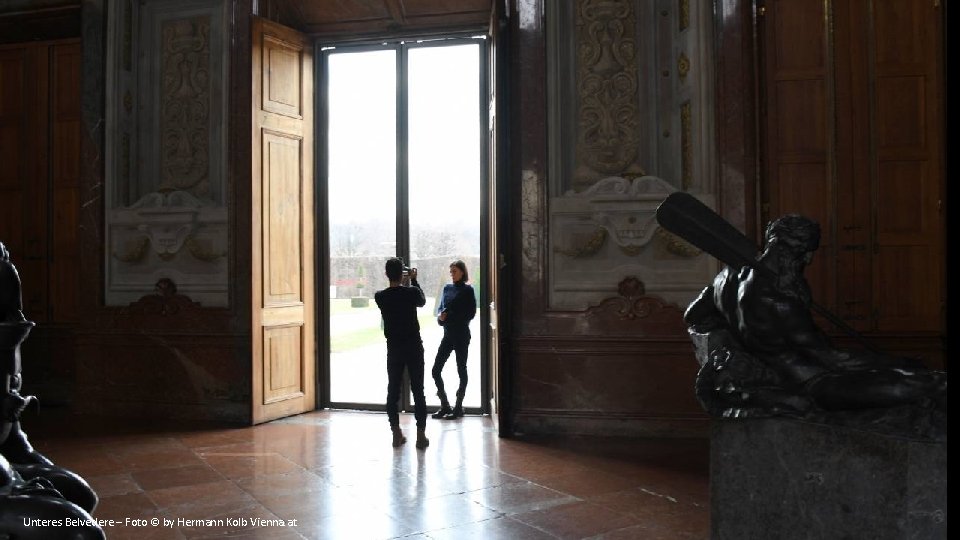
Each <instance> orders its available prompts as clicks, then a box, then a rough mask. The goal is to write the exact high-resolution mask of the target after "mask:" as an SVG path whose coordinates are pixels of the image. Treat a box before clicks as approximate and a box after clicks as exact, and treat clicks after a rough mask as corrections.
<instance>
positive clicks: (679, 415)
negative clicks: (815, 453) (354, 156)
mask: <svg viewBox="0 0 960 540" xmlns="http://www.w3.org/2000/svg"><path fill="white" fill-rule="evenodd" d="M733 4H736V5H733ZM733 4H731V6H728V8H731V9H732V13H729V14H728V16H729V15H731V14H732V15H734V16H735V17H730V18H727V19H723V20H721V19H716V18H715V14H714V13H713V12H712V11H711V9H709V8H710V5H709V4H703V3H701V2H687V1H684V0H680V1H655V2H646V1H631V0H619V1H609V2H598V1H593V0H577V1H575V2H551V1H548V0H521V1H519V2H516V3H515V4H514V10H515V11H514V12H513V13H512V14H511V15H512V17H511V19H512V25H511V32H512V34H511V43H512V44H513V46H514V50H513V51H512V55H513V57H512V59H511V60H512V61H511V77H512V79H513V85H512V89H513V93H512V94H511V96H510V97H511V107H512V109H513V110H514V111H515V114H514V115H513V119H512V131H511V141H512V143H513V145H514V148H513V154H512V157H513V161H514V163H513V166H514V171H515V172H514V173H513V175H512V176H511V178H510V179H509V184H510V186H509V187H510V189H511V191H510V194H509V197H510V198H511V199H512V200H513V201H514V202H515V204H512V205H511V207H510V208H511V210H512V211H513V213H512V215H511V217H510V219H511V221H512V222H513V223H515V225H516V226H515V227H512V229H513V230H514V231H516V232H515V233H514V236H513V237H512V238H511V239H510V241H511V249H510V256H509V257H508V258H507V261H508V262H507V268H505V272H506V273H507V274H508V275H509V278H510V284H509V287H510V290H511V291H513V294H512V298H510V299H509V306H507V307H508V308H509V309H510V321H511V325H510V329H509V331H510V338H509V342H510V354H509V357H508V359H507V360H506V362H507V364H506V365H504V366H501V367H502V368H504V369H506V370H507V371H508V373H509V375H510V376H509V381H510V382H509V386H510V389H509V394H510V398H511V399H510V405H511V408H510V412H509V415H510V419H511V421H512V425H513V428H514V430H515V431H516V432H518V433H558V432H559V433H591V434H603V435H657V436H664V435H666V436H685V435H704V434H705V433H706V426H707V423H706V417H705V415H704V414H703V413H702V411H701V409H700V407H699V404H698V403H697V402H696V400H695V398H694V394H693V382H694V378H695V375H696V371H697V363H696V360H695V358H694V356H693V349H692V346H691V345H690V341H689V338H688V337H687V334H686V327H685V325H684V324H683V320H682V314H683V310H684V309H685V308H686V305H687V304H688V303H689V302H690V301H691V300H692V299H693V298H694V297H695V295H696V294H697V293H698V292H699V290H700V289H702V288H703V286H705V285H706V284H707V283H709V281H710V280H711V279H712V278H713V276H714V275H715V273H716V271H717V270H718V265H717V263H716V261H714V260H713V259H712V258H711V257H709V256H707V255H705V254H703V253H700V252H699V250H697V249H696V248H694V247H693V246H691V245H689V244H687V243H686V242H684V241H682V240H681V239H679V238H676V237H675V236H673V235H671V234H669V233H667V232H666V231H663V230H662V229H661V228H660V227H659V226H658V225H657V223H656V221H655V218H654V212H655V209H656V207H657V206H658V205H659V203H660V202H661V201H662V200H663V199H664V198H665V197H666V196H667V195H669V194H670V193H672V192H674V191H677V190H683V191H687V192H689V193H692V194H693V195H695V196H696V197H698V198H699V199H701V200H702V201H704V202H705V203H706V204H708V205H709V206H711V207H714V208H717V209H718V210H719V211H720V212H721V213H722V214H723V215H724V216H725V217H731V216H732V218H733V219H732V220H731V221H732V222H733V223H734V224H735V225H736V226H738V227H741V228H742V227H743V225H744V220H743V219H742V216H743V215H744V214H746V213H747V212H745V211H744V210H745V204H746V199H745V197H744V196H743V192H744V191H745V190H746V189H749V188H744V187H743V186H746V184H747V182H748V181H749V178H745V177H744V176H743V175H741V176H739V177H737V178H735V179H734V180H735V181H731V176H734V173H738V172H739V173H742V172H743V170H742V169H740V170H737V169H732V168H731V166H733V165H738V164H741V163H743V161H742V160H744V159H747V160H748V159H749V152H750V151H751V150H750V149H749V148H746V149H744V148H739V149H737V151H731V150H730V145H726V146H725V147H721V146H720V145H719V144H718V141H719V140H720V139H719V136H718V133H720V132H724V133H726V134H727V135H728V136H738V137H740V139H739V140H741V141H742V140H743V138H744V135H743V131H744V130H749V129H750V128H749V127H748V125H746V124H741V125H739V126H736V125H733V124H732V122H731V121H732V119H731V118H730V111H729V109H730V108H737V109H738V110H741V111H742V110H743V109H742V106H743V103H742V102H741V101H739V100H740V99H742V97H749V95H746V96H739V95H738V96H736V99H735V100H731V101H729V102H724V103H722V102H718V101H715V99H714V98H715V96H716V95H721V94H722V93H724V92H728V91H729V90H730V80H731V76H730V74H729V73H728V72H727V71H726V69H727V67H725V66H722V65H720V64H719V63H718V62H717V58H719V57H721V56H723V55H729V56H730V57H731V58H732V59H734V60H737V61H739V62H743V61H744V58H743V55H744V54H749V50H750V49H749V44H747V43H733V42H731V41H729V37H728V35H729V34H728V32H730V31H731V30H735V31H741V27H740V25H741V24H742V22H743V19H741V18H736V17H743V15H744V13H745V11H744V10H745V5H744V4H743V3H739V2H734V3H733ZM740 35H741V36H742V35H743V34H740ZM724 40H728V41H724ZM718 42H719V43H725V45H724V47H725V49H723V50H716V51H715V50H714V49H713V44H714V43H718ZM728 65H734V66H735V65H736V64H728ZM543 81H546V84H544V82H543ZM717 84H720V85H721V87H716V86H715V85H717ZM728 119H730V120H731V121H727V120H728ZM741 120H744V119H743V118H742V119H741ZM738 151H739V153H738ZM746 172H747V174H749V171H746ZM737 182H739V184H738V183H737ZM726 189H731V190H732V192H731V194H729V195H727V194H724V193H723V192H724V190H726ZM738 189H739V190H741V191H739V192H738ZM506 304H507V302H506V301H501V305H506Z"/></svg>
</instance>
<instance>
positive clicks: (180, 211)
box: [113, 191, 226, 262]
mask: <svg viewBox="0 0 960 540" xmlns="http://www.w3.org/2000/svg"><path fill="white" fill-rule="evenodd" d="M205 206H207V205H206V204H205V203H204V202H202V201H200V200H199V199H197V198H196V197H194V196H192V195H190V194H189V193H187V192H184V191H173V192H167V193H150V194H148V195H146V196H145V197H143V198H142V199H140V200H139V201H137V202H136V203H134V204H132V205H131V206H130V207H129V208H127V209H126V210H127V212H126V214H128V218H130V219H129V220H128V223H130V226H131V227H132V228H133V229H135V230H136V231H137V233H136V234H133V235H127V237H126V239H125V240H124V241H123V242H122V243H121V244H120V245H118V246H115V247H114V250H113V256H114V257H116V258H117V259H119V260H121V261H124V262H134V261H140V260H142V259H143V258H144V256H145V255H146V252H147V246H151V247H152V248H153V250H154V251H155V252H156V254H157V256H159V257H160V258H161V259H163V260H170V259H172V258H173V257H174V256H175V255H176V254H177V253H178V252H179V251H180V250H181V249H182V248H183V246H184V245H185V244H186V245H188V246H190V245H192V246H193V247H191V248H190V249H189V251H190V253H191V254H192V255H194V256H195V257H196V258H197V259H199V260H204V261H211V260H215V259H216V258H218V257H221V256H223V255H224V254H225V253H226V252H225V250H222V249H220V250H218V249H214V248H213V247H212V246H211V245H210V243H209V241H207V242H206V243H200V242H199V241H197V240H196V239H194V238H193V234H194V232H195V231H196V230H197V228H198V225H199V222H198V216H199V214H200V213H201V210H202V209H203V208H204V207H205ZM113 223H114V224H123V220H114V221H113Z"/></svg>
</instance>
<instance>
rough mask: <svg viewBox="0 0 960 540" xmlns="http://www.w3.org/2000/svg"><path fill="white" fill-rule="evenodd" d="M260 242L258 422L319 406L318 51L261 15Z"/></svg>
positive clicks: (257, 85) (256, 81)
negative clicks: (316, 308)
mask: <svg viewBox="0 0 960 540" xmlns="http://www.w3.org/2000/svg"><path fill="white" fill-rule="evenodd" d="M251 42H252V54H251V59H252V61H251V67H252V80H253V95H252V105H253V107H254V111H253V112H254V114H253V124H254V125H253V152H252V153H251V156H252V164H251V166H252V175H251V177H252V181H253V186H252V193H251V195H252V197H251V202H252V204H251V210H252V216H251V225H252V226H251V236H252V241H253V246H252V247H253V249H252V254H253V256H252V260H251V264H252V273H251V275H252V282H253V283H252V294H253V321H252V323H253V333H252V336H253V347H252V349H253V363H252V368H253V376H252V380H253V392H252V394H253V403H252V410H253V413H252V417H253V421H254V423H259V422H265V421H268V420H272V419H274V418H279V417H282V416H287V415H290V414H297V413H301V412H306V411H309V410H312V409H313V408H314V407H315V405H316V397H315V394H316V391H315V389H316V339H315V333H314V304H315V298H314V277H315V276H314V260H313V257H314V230H313V223H314V220H313V213H314V204H313V203H314V201H313V153H312V152H313V151H312V148H313V142H312V141H313V130H314V126H313V124H312V122H313V114H312V104H313V97H312V95H313V85H312V78H313V54H312V53H313V51H312V45H311V44H310V43H309V41H308V40H307V39H306V37H305V36H302V35H300V34H299V33H297V32H295V31H293V30H291V29H289V28H285V27H283V26H280V25H278V24H275V23H272V22H269V21H266V20H262V19H254V24H253V39H252V40H251Z"/></svg>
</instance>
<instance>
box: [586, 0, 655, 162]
mask: <svg viewBox="0 0 960 540" xmlns="http://www.w3.org/2000/svg"><path fill="white" fill-rule="evenodd" d="M635 25H636V15H635V14H634V12H633V4H632V2H630V1H628V0H583V1H581V2H580V3H579V10H578V13H577V41H578V52H577V56H578V67H577V92H578V100H579V113H578V124H579V125H578V137H577V155H578V159H579V161H580V162H581V165H583V166H586V167H588V168H590V169H592V170H593V171H595V172H597V173H601V174H624V173H627V172H638V171H639V172H641V173H642V170H641V169H640V167H639V165H637V164H636V163H635V160H636V158H637V153H638V150H637V149H638V147H639V140H640V126H639V124H640V120H639V114H638V108H637V107H638V105H637V103H638V97H637V89H638V79H637V77H638V73H637V65H636V62H635V57H636V43H635V41H634V35H635V33H636V30H635Z"/></svg>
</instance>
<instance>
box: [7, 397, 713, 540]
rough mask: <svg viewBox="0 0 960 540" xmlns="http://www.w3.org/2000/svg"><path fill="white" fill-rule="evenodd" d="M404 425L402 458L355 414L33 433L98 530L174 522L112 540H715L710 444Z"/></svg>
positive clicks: (466, 421) (81, 424)
mask: <svg viewBox="0 0 960 540" xmlns="http://www.w3.org/2000/svg"><path fill="white" fill-rule="evenodd" d="M401 422H402V423H403V425H404V428H405V431H406V432H407V435H408V439H409V441H408V442H407V444H406V445H404V446H403V447H401V448H399V449H394V448H391V446H390V431H389V428H388V426H387V420H386V416H385V415H384V414H383V413H363V412H348V411H317V412H314V413H309V414H304V415H300V416H296V417H292V418H287V419H283V420H279V421H275V422H271V423H268V424H264V425H260V426H255V427H246V428H225V427H219V428H212V427H206V428H204V429H198V428H195V427H192V428H184V427H182V426H181V427H170V426H161V425H157V424H151V425H149V426H147V425H133V424H129V425H126V426H123V425H119V424H118V423H117V422H110V423H105V422H95V421H92V420H89V419H88V420H83V421H77V420H69V421H67V420H56V421H54V420H51V419H50V418H47V419H46V420H44V421H39V420H33V419H30V418H25V419H24V429H25V431H26V432H27V434H28V435H29V436H30V439H31V442H33V444H34V446H35V447H37V449H38V450H40V451H41V452H43V453H45V454H46V455H47V456H48V457H50V458H51V459H53V460H54V461H55V462H56V463H57V464H58V465H61V466H64V467H67V468H70V469H72V470H74V471H75V472H77V473H79V474H80V475H82V476H83V477H84V478H86V479H87V480H88V481H89V482H90V483H91V485H92V486H93V487H94V489H95V490H96V491H97V493H98V494H99V496H100V504H99V506H98V507H97V509H96V511H95V512H94V516H95V517H97V518H101V519H109V518H113V519H116V520H119V521H124V520H126V519H127V518H129V519H131V520H133V519H137V518H145V519H146V520H147V521H148V522H149V520H150V519H151V518H154V517H156V518H158V519H159V520H160V524H159V525H157V526H153V525H150V524H147V525H145V526H114V527H106V528H105V532H106V533H107V537H108V538H118V539H119V538H135V539H137V540H148V539H155V538H156V539H167V538H178V539H181V538H270V539H273V538H277V539H286V538H296V539H299V538H323V539H328V538H329V539H340V538H344V539H350V540H353V539H367V538H370V539H381V538H396V537H403V538H410V539H417V540H424V539H436V540H440V539H457V540H460V539H472V538H476V539H484V540H488V539H496V538H508V539H522V540H534V539H550V538H604V539H625V538H630V539H669V540H676V539H687V538H693V539H703V538H707V537H708V536H709V504H708V490H707V483H708V480H707V454H708V442H707V441H706V440H684V439H667V440H623V439H599V440H598V439H596V438H590V439H586V438H563V439H531V438H516V439H502V438H499V437H498V436H497V434H496V432H495V430H494V428H493V424H492V423H491V421H490V419H489V418H485V417H466V418H463V419H461V420H459V421H436V420H430V421H429V424H428V428H427V434H428V436H429V437H430V441H431V442H430V447H429V448H427V449H426V450H424V451H418V450H417V449H416V448H414V446H413V440H414V438H415V430H414V427H413V418H412V417H411V416H409V415H403V416H402V420H401ZM31 426H33V427H31ZM257 518H260V519H263V520H272V521H267V522H266V523H264V522H261V523H260V524H259V525H258V524H256V523H255V521H254V520H255V519H257ZM228 519H229V521H228ZM164 520H167V522H169V521H172V522H173V523H174V525H173V526H172V527H170V526H166V527H165V526H164ZM178 520H223V525H222V526H219V525H215V524H211V525H207V524H201V523H200V522H194V523H192V524H189V525H190V526H188V525H187V524H183V525H177V522H178ZM279 520H282V524H280V523H281V522H280V521H279Z"/></svg>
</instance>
